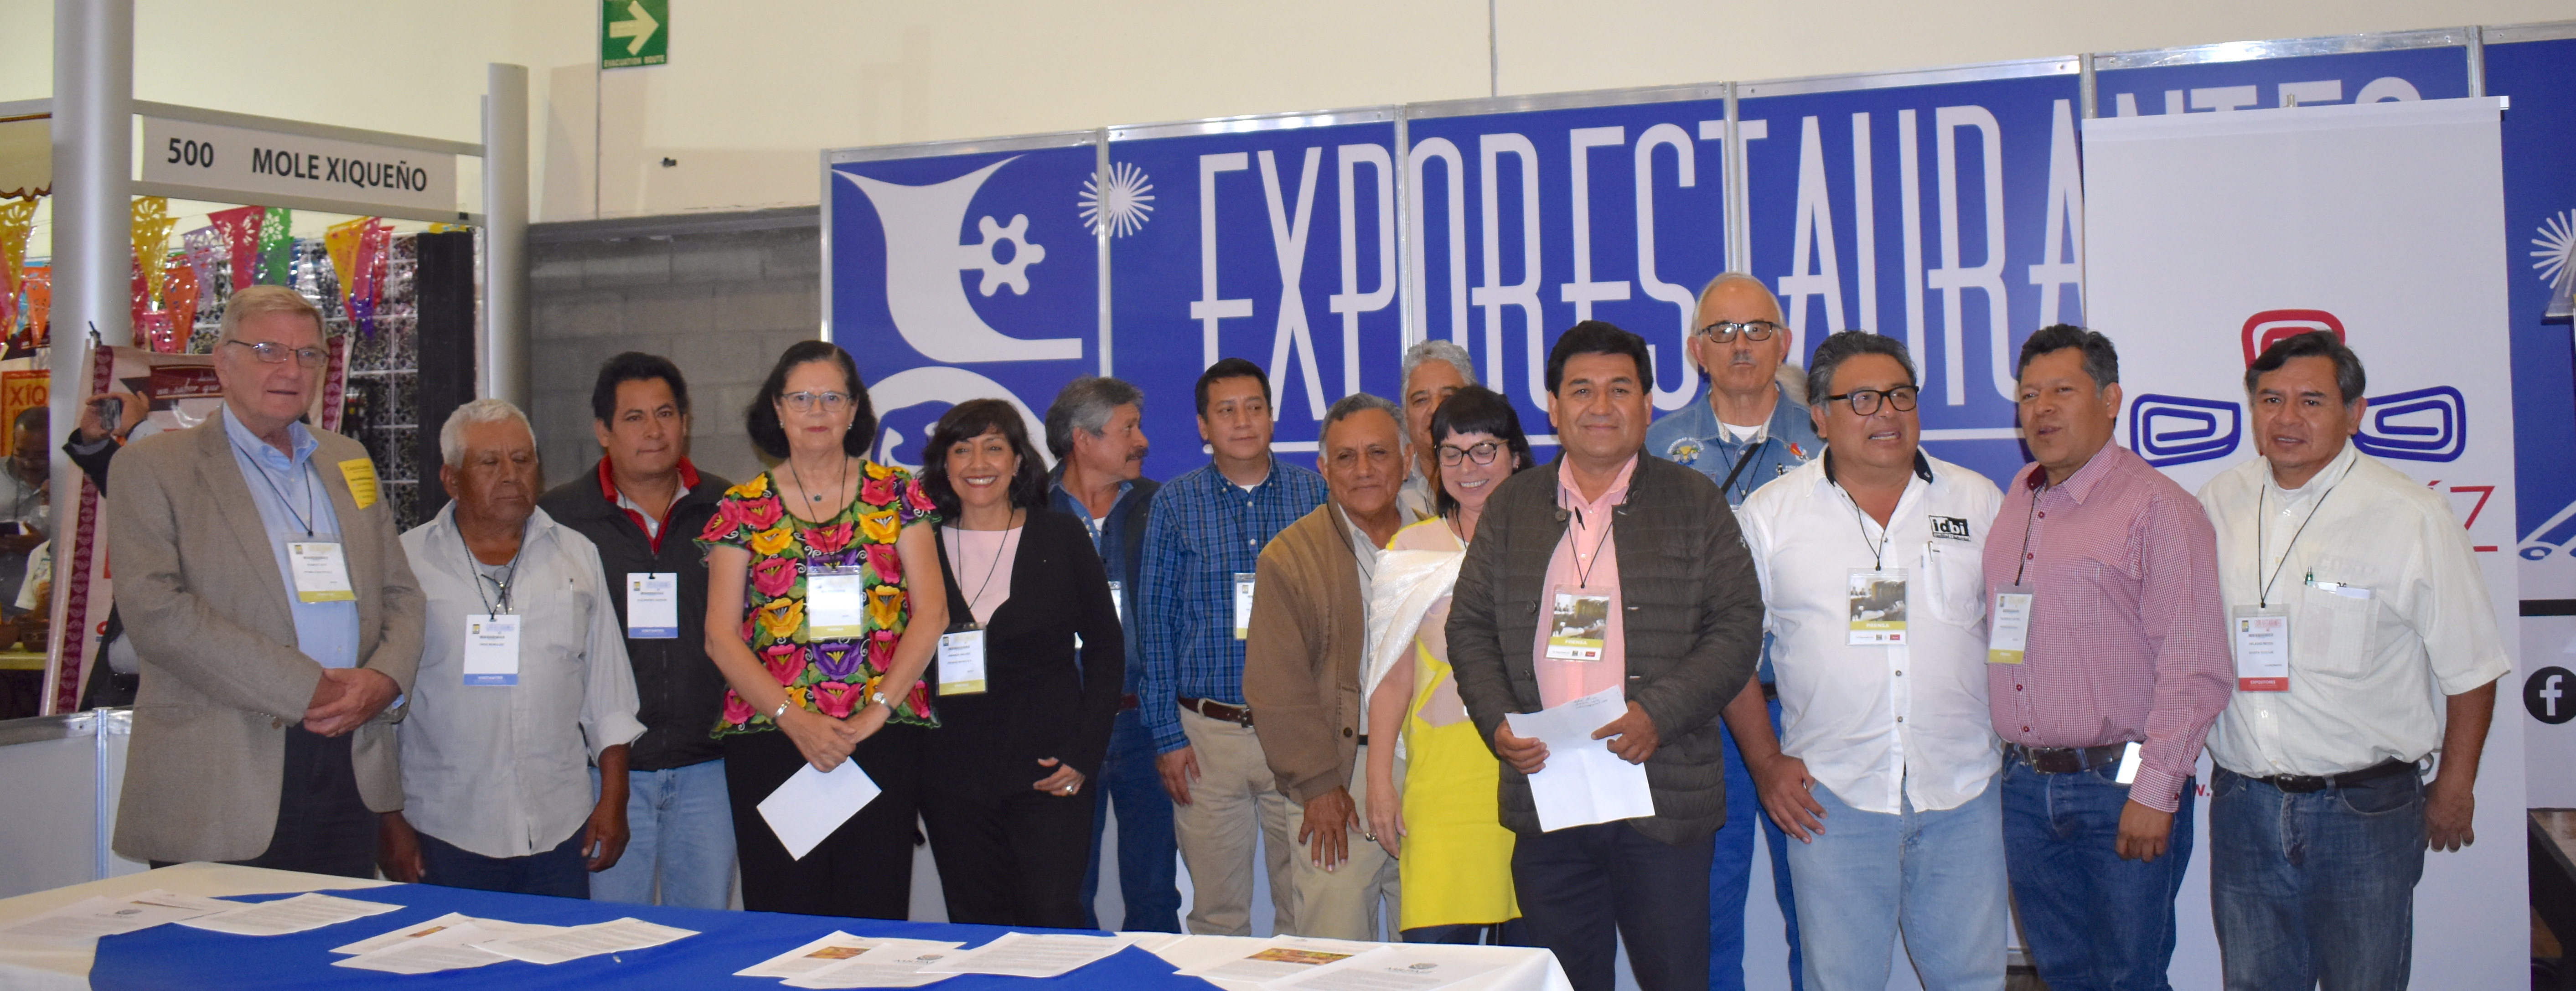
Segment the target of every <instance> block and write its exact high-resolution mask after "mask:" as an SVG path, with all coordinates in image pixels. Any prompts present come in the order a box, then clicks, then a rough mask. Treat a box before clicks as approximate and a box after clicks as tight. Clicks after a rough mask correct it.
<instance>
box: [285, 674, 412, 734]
mask: <svg viewBox="0 0 2576 991" xmlns="http://www.w3.org/2000/svg"><path fill="white" fill-rule="evenodd" d="M400 694H402V689H401V688H400V686H397V685H395V684H394V680H393V679H392V678H388V677H386V676H385V674H384V672H381V671H376V670H373V669H370V668H323V669H322V680H321V681H318V682H315V683H314V685H313V700H312V701H311V702H308V703H306V704H305V707H304V728H305V729H306V730H309V731H311V732H313V733H316V734H319V735H321V736H340V735H343V734H345V733H347V732H349V731H350V730H353V729H357V728H358V727H359V726H361V725H364V724H365V723H366V721H367V720H370V719H374V718H376V713H379V712H383V711H385V707H386V706H388V705H392V704H393V701H394V697H395V696H397V695H400Z"/></svg>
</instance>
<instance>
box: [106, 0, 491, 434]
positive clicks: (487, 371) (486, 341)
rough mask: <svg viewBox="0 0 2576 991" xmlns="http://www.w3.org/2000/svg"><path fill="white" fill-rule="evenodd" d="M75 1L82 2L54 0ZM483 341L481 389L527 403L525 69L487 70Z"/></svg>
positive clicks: (480, 352)
mask: <svg viewBox="0 0 2576 991" xmlns="http://www.w3.org/2000/svg"><path fill="white" fill-rule="evenodd" d="M57 2H61V3H76V2H79V0H57ZM484 78H485V81H484V87H485V94H484V97H483V339H482V341H481V347H480V348H478V349H477V350H478V352H479V354H478V355H477V357H478V358H479V359H480V360H479V362H478V364H477V370H478V373H479V374H478V375H477V384H478V388H476V390H475V391H476V392H477V393H478V394H480V395H482V396H486V397H498V398H501V399H506V400H509V401H510V402H511V403H512V404H514V405H516V406H518V407H519V408H520V409H523V410H524V409H526V408H527V406H528V69H527V67H526V66H522V65H505V64H502V63H499V62H494V63H491V64H490V65H489V66H487V67H486V74H485V77H484Z"/></svg>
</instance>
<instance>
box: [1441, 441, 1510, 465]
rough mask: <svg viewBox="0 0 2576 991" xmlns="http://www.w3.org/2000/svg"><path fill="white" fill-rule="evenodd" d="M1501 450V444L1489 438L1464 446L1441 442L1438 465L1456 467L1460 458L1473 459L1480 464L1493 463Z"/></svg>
mask: <svg viewBox="0 0 2576 991" xmlns="http://www.w3.org/2000/svg"><path fill="white" fill-rule="evenodd" d="M1502 452H1503V445H1501V444H1497V443H1495V442H1493V441H1490V440H1489V441H1484V442H1482V443H1479V444H1477V445H1475V446H1474V447H1464V448H1461V447H1451V446H1449V445H1447V444H1442V445H1440V466H1441V467H1443V468H1455V467H1458V463H1459V461H1460V460H1462V459H1463V460H1467V461H1473V462H1475V463H1477V464H1480V465H1489V464H1493V463H1494V458H1495V456H1497V455H1499V454H1501V453H1502Z"/></svg>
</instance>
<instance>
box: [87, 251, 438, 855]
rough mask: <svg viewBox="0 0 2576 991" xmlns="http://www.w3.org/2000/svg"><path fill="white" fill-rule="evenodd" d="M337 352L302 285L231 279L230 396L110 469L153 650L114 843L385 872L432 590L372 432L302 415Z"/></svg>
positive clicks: (131, 596)
mask: <svg viewBox="0 0 2576 991" xmlns="http://www.w3.org/2000/svg"><path fill="white" fill-rule="evenodd" d="M328 353H329V352H328V351H327V350H326V349H325V345H324V342H323V337H322V314H321V312H320V311H318V310H316V309H314V307H313V305H312V304H311V303H309V302H306V301H305V300H304V298H303V297H301V296H298V295H296V294H295V293H294V292H293V291H291V290H288V289H284V288H281V287H276V286H255V287H252V288H249V289H245V290H243V291H241V292H239V293H236V294H234V296H233V297H232V299H231V300H230V301H229V303H228V304H227V305H226V307H225V311H224V320H223V331H222V335H221V337H220V339H219V342H218V343H217V344H216V346H215V374H216V377H217V378H218V379H219V380H220V381H221V382H222V384H223V389H224V409H223V411H222V413H221V414H220V415H218V416H215V417H211V418H209V419H208V420H207V421H206V422H205V423H203V424H200V425H198V426H196V427H194V428H191V429H187V430H180V431H172V432H169V433H163V434H156V435H154V436H152V437H149V438H146V439H144V440H141V441H137V442H135V444H134V445H133V446H132V447H130V448H127V449H126V450H125V451H124V452H123V453H122V454H120V455H119V456H118V457H117V459H116V462H115V465H114V467H113V468H112V469H111V472H112V474H111V481H113V482H114V483H115V486H114V488H115V492H116V497H115V498H114V499H112V500H109V501H108V507H107V510H108V513H107V540H108V552H109V555H110V558H111V559H112V560H113V561H115V563H116V606H117V610H118V612H119V613H120V614H122V615H123V616H124V618H125V629H126V634H127V635H128V636H130V637H132V638H133V640H134V645H135V652H136V654H137V656H138V657H139V658H140V659H141V662H142V687H141V691H140V694H139V695H138V696H137V698H136V700H135V707H134V738H133V745H132V749H131V750H130V751H129V755H128V759H127V764H126V773H125V792H124V799H123V804H122V806H121V807H120V808H119V809H118V811H117V818H116V840H115V848H116V851H117V852H118V853H121V854H124V855H126V856H128V857H134V858H137V859H142V860H148V861H151V862H153V863H154V865H155V866H158V865H160V864H163V863H175V862H179V861H189V860H216V861H230V862H237V863H243V864H248V865H251V866H256V867H275V868H280V869H285V870H301V871H311V872H315V873H323V874H337V875H343V876H348V877H373V876H375V868H376V828H377V813H378V812H386V811H392V810H395V809H399V808H401V807H402V795H403V793H402V780H401V775H400V772H399V770H398V768H397V767H396V765H395V742H394V728H393V725H392V724H393V721H394V719H395V718H397V717H398V716H399V713H400V711H401V710H400V709H399V708H397V707H394V703H395V701H396V700H397V698H398V697H400V696H401V695H402V694H403V693H404V692H407V691H409V690H410V688H411V680H412V673H413V671H414V669H415V668H416V667H417V666H418V665H419V663H420V648H421V615H422V610H423V600H422V597H421V592H420V589H419V587H418V585H417V584H416V583H415V582H414V581H413V579H412V573H411V566H410V565H409V564H408V563H407V562H406V560H405V558H404V556H403V551H402V546H401V544H400V543H399V541H398V534H397V532H396V529H395V526H394V519H393V511H392V508H391V507H390V506H387V505H386V504H385V502H384V500H383V499H382V498H381V495H380V492H379V490H378V486H377V483H376V476H375V470H374V467H373V463H372V462H370V461H369V460H368V458H367V452H366V449H365V448H363V447H360V446H359V445H358V443H357V442H356V441H353V440H350V439H348V438H346V437H342V436H340V435H338V434H334V433H330V432H328V431H322V430H313V429H310V428H308V427H306V426H305V425H304V424H303V423H301V422H299V419H300V418H301V417H302V416H303V415H304V414H305V412H306V411H307V410H308V409H309V408H310V407H311V406H312V403H313V396H314V394H315V392H316V391H317V390H318V389H319V388H320V387H321V382H322V366H323V364H324V362H325V358H326V357H327V355H328Z"/></svg>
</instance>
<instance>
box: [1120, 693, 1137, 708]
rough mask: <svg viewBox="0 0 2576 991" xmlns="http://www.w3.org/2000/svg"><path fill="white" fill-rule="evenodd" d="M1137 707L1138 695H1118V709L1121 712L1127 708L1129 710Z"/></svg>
mask: <svg viewBox="0 0 2576 991" xmlns="http://www.w3.org/2000/svg"><path fill="white" fill-rule="evenodd" d="M1135 707H1136V696H1133V695H1121V696H1118V711H1120V712H1125V711H1127V710H1129V709H1133V708H1135Z"/></svg>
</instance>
